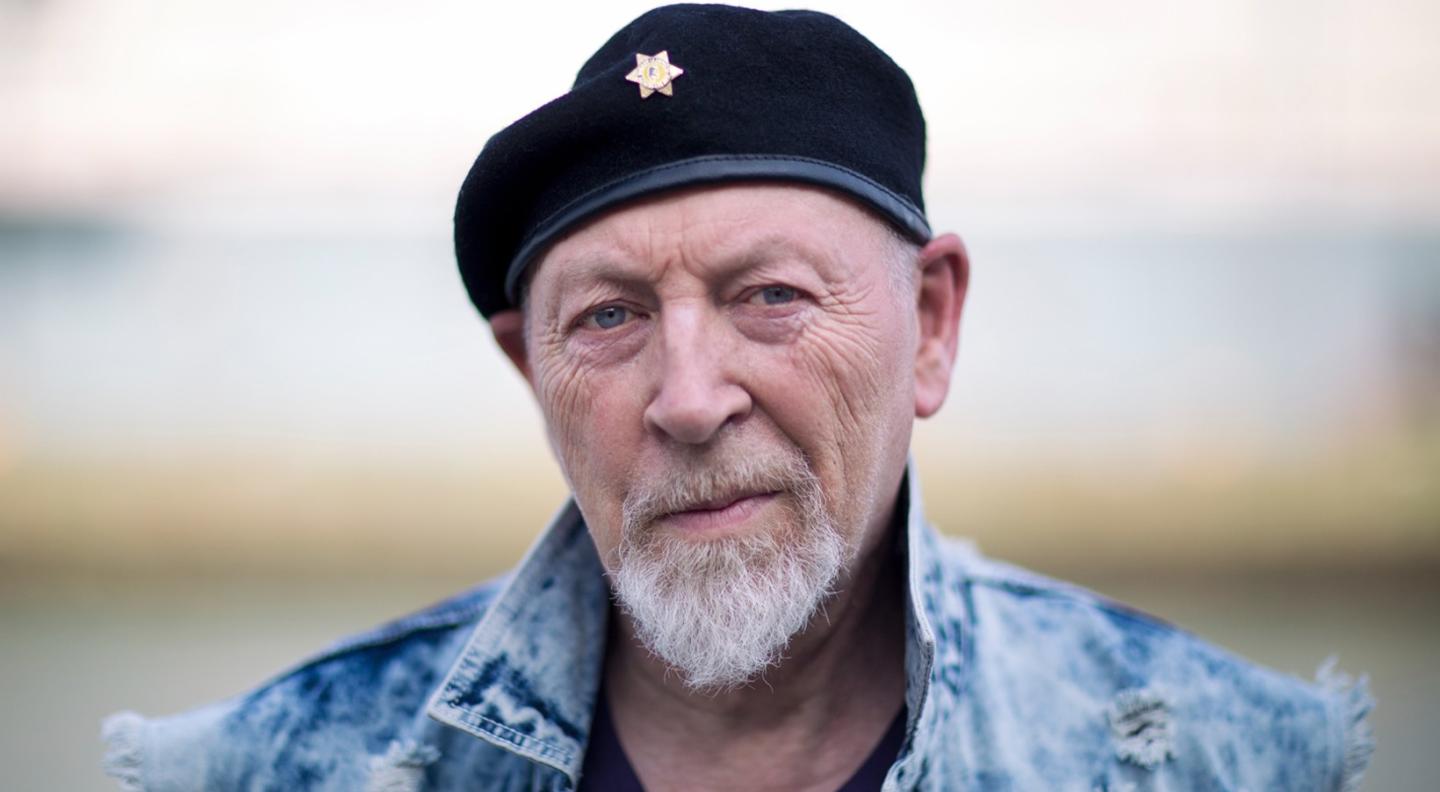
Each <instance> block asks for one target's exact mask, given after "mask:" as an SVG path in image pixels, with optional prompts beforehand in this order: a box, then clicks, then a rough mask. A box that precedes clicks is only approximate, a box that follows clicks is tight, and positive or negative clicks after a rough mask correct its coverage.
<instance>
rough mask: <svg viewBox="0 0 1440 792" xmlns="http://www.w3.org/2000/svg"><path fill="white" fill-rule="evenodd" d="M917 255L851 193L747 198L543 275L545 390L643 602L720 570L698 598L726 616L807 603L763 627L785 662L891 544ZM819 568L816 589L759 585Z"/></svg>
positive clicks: (672, 210)
mask: <svg viewBox="0 0 1440 792" xmlns="http://www.w3.org/2000/svg"><path fill="white" fill-rule="evenodd" d="M899 251H900V246H899V245H898V244H897V243H896V242H894V241H893V239H892V237H891V236H890V235H889V232H888V231H887V229H886V228H885V227H884V226H883V225H882V223H881V222H880V221H879V220H877V219H875V218H873V217H872V216H871V215H870V214H868V213H867V212H865V211H863V210H861V209H859V208H858V207H856V206H855V205H854V204H852V203H850V202H849V201H848V200H844V199H841V198H838V197H835V196H834V195H832V194H830V193H828V192H825V191H822V190H819V189H812V188H807V187H800V186H781V185H735V186H726V187H722V188H709V189H702V190H690V191H686V192H681V193H675V194H671V195H667V196H663V197H660V198H658V199H653V200H648V201H644V202H641V203H635V204H631V205H629V206H627V207H624V208H622V209H620V210H617V211H614V212H612V213H609V214H607V215H604V216H602V217H601V218H600V219H598V220H596V221H593V222H591V223H589V224H587V225H585V226H583V227H581V228H580V229H579V230H577V231H575V232H574V233H572V234H570V235H569V236H567V237H566V238H564V239H563V240H561V241H560V242H558V243H557V244H556V245H554V247H553V248H551V250H550V251H549V252H548V253H547V254H546V255H545V257H544V259H543V260H542V261H540V262H539V263H538V264H537V267H538V268H537V270H536V272H535V275H534V277H533V280H532V282H531V284H530V289H529V295H528V299H527V304H526V314H525V328H526V331H527V334H528V335H527V340H526V345H525V349H526V357H527V359H528V367H529V376H530V379H531V385H532V387H533V388H534V390H535V393H536V396H537V398H538V400H539V403H540V406H541V409H542V411H543V413H544V416H545V422H546V426H547V429H548V432H549V437H550V441H551V444H552V446H553V447H554V450H555V452H556V455H557V457H558V459H559V461H560V464H561V467H562V469H563V471H564V474H565V476H566V479H567V480H568V481H569V483H570V486H571V488H572V489H573V491H574V493H575V497H576V500H577V502H578V504H579V506H580V509H581V511H582V513H583V514H584V516H585V519H586V522H587V524H588V525H589V527H590V530H591V532H592V535H593V537H594V541H595V544H596V548H597V549H598V551H599V554H600V557H601V559H602V561H603V563H604V564H605V566H606V569H607V571H608V572H609V573H610V574H611V576H612V578H614V579H616V580H617V590H618V593H619V595H620V600H621V604H622V606H628V605H630V604H635V603H627V602H626V600H627V595H626V585H627V583H626V578H625V575H624V574H622V573H623V572H624V571H625V567H626V566H627V564H632V562H633V565H634V566H636V567H638V566H640V565H641V564H647V563H648V564H649V571H648V573H647V574H650V575H651V576H652V577H653V578H655V579H653V580H649V581H648V583H646V584H645V585H646V586H648V587H649V589H648V590H647V591H648V593H637V594H636V596H655V597H659V598H661V599H666V600H667V601H669V602H673V598H672V595H675V594H676V589H677V587H680V588H687V587H688V588H687V590H688V589H693V588H695V587H697V586H698V587H701V588H705V587H706V586H707V581H706V580H705V579H706V578H714V579H713V580H710V581H709V584H713V585H709V588H708V589H707V590H706V591H705V592H702V593H701V594H699V595H697V596H698V597H699V598H700V599H699V600H698V602H699V604H698V605H697V607H699V608H703V609H709V611H710V613H709V614H708V616H709V617H710V618H709V619H708V620H709V621H716V620H719V621H721V622H723V621H725V620H726V619H727V618H731V617H733V620H734V621H736V622H745V621H755V620H756V619H755V618H752V617H755V614H753V613H752V614H750V616H747V615H746V613H745V611H750V610H753V609H754V608H755V607H764V602H763V600H765V599H766V597H768V596H771V595H772V594H774V595H777V596H779V595H783V596H788V597H794V598H799V599H805V598H807V597H808V598H809V600H810V601H809V602H808V604H796V605H795V607H794V608H792V609H791V612H789V613H788V614H778V615H774V616H773V620H775V621H776V622H777V624H776V625H772V627H771V628H769V629H770V631H771V632H772V633H776V632H777V631H779V632H785V631H787V630H788V632H786V634H785V635H779V636H778V637H777V635H769V636H768V637H766V636H752V637H753V639H754V640H755V641H759V642H764V641H770V642H772V643H773V642H775V641H777V640H778V641H780V643H781V646H780V647H778V648H775V651H778V649H779V648H783V642H784V640H785V639H788V637H789V634H791V633H793V632H795V631H798V629H801V628H803V627H804V622H805V620H807V619H808V617H809V615H810V614H811V613H813V610H814V608H815V607H816V606H817V605H818V604H819V603H820V602H821V601H822V600H823V598H824V596H825V595H826V594H827V593H828V590H829V589H831V588H833V587H836V586H842V587H843V585H844V583H845V576H844V569H845V568H847V567H848V566H849V564H850V562H852V561H853V560H854V559H856V558H857V557H860V556H862V555H864V554H866V553H868V552H869V551H871V550H873V549H874V547H875V545H876V543H877V542H878V541H880V539H881V537H882V536H883V535H884V533H885V528H886V523H887V518H888V515H889V513H890V510H891V508H892V507H893V505H894V497H895V495H896V492H897V489H898V485H899V480H900V477H901V475H902V473H903V469H904V464H905V456H906V452H907V449H908V446H909V440H910V430H911V425H912V422H913V419H914V416H915V409H916V392H915V386H914V383H915V367H916V348H917V332H918V328H917V319H916V308H915V286H914V283H915V281H914V279H913V278H912V277H911V276H910V274H909V273H906V272H905V271H904V269H903V268H904V267H906V266H914V262H913V260H912V261H910V262H904V261H901V256H900V255H899ZM832 556H833V558H832ZM632 571H633V570H632ZM807 575H808V576H809V577H812V578H815V579H814V580H810V581H808V582H806V583H805V584H804V586H803V587H804V588H810V589H818V590H817V591H796V592H778V593H777V592H770V593H767V591H769V590H767V589H764V588H763V586H762V588H760V589H755V590H752V591H748V592H745V591H740V589H742V588H743V587H744V585H745V584H747V583H748V582H754V581H753V580H752V578H753V579H760V578H765V579H766V580H765V581H761V582H762V583H766V585H771V586H772V588H773V586H782V587H783V586H784V585H787V581H785V580H771V579H770V578H795V577H805V576H807ZM696 578H700V579H701V580H696ZM822 578H823V579H822ZM767 581H768V582H767ZM632 582H633V581H632ZM791 582H792V583H793V581H791ZM635 585H637V586H638V585H640V584H638V583H637V584H635ZM632 588H633V586H632ZM637 592H638V589H637ZM726 592H731V593H729V594H727V593H726ZM737 592H738V593H737ZM692 593H693V592H692ZM737 597H738V598H739V599H736V598H737ZM727 598H728V599H727ZM747 600H749V602H747ZM756 600H759V601H758V602H757V601H756ZM727 603H728V604H727ZM740 605H743V607H738V606H740ZM666 607H668V606H666ZM717 608H718V609H719V610H721V611H725V612H726V613H730V614H731V616H726V613H718V614H717V613H716V612H715V610H716V609H717ZM640 609H641V610H643V606H640ZM632 615H635V616H637V620H639V621H641V622H642V624H641V625H640V626H641V634H642V636H644V635H645V632H646V630H645V624H644V623H643V622H644V621H645V617H644V615H643V614H641V613H638V612H633V611H632ZM705 615H706V614H689V615H687V616H685V617H683V618H682V619H681V621H682V622H683V621H685V620H689V619H694V618H696V617H703V616H705ZM797 622H798V624H797ZM732 626H733V627H734V628H735V629H739V630H742V631H743V630H744V629H745V627H744V625H741V624H736V625H732ZM723 627H724V625H722V628H723ZM672 637H673V636H672ZM711 638H712V639H713V640H722V639H723V638H724V636H723V635H714V636H711ZM663 639H664V637H663V636H659V637H656V638H655V640H656V641H663ZM685 640H699V641H701V642H702V643H703V641H704V640H705V638H704V636H699V635H691V636H688V637H687V638H686V639H685ZM730 640H737V639H736V638H735V637H734V636H731V638H730ZM647 642H649V643H651V648H652V649H654V650H657V653H658V654H661V655H662V657H666V659H669V660H675V659H676V658H674V657H669V656H667V652H666V651H664V649H663V648H662V647H657V646H656V645H655V641H649V640H648V639H647ZM683 651H684V650H683V649H680V648H675V647H672V648H671V652H670V654H678V653H683ZM772 654H773V652H772ZM774 659H775V658H774V657H771V658H770V659H769V661H768V662H773V661H774ZM715 673H716V674H717V675H718V676H723V674H721V673H720V672H718V671H716V672H715Z"/></svg>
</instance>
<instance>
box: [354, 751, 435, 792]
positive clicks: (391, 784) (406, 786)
mask: <svg viewBox="0 0 1440 792" xmlns="http://www.w3.org/2000/svg"><path fill="white" fill-rule="evenodd" d="M439 758H440V751H439V750H437V749H436V748H435V747H434V746H430V745H422V744H420V743H417V742H415V741H414V740H396V741H394V742H392V743H390V749H389V750H388V751H386V752H385V755H384V756H372V757H370V778H369V779H368V780H367V781H366V783H365V792H419V790H420V787H421V785H422V784H423V783H424V781H425V768H427V767H429V766H430V765H432V764H434V763H435V761H436V760H437V759H439Z"/></svg>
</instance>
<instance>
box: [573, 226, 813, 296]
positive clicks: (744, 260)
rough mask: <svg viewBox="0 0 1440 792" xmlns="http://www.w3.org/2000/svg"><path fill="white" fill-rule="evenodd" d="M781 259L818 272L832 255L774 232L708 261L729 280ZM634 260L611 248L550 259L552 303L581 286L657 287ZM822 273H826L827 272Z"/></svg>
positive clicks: (718, 275) (713, 272) (710, 268)
mask: <svg viewBox="0 0 1440 792" xmlns="http://www.w3.org/2000/svg"><path fill="white" fill-rule="evenodd" d="M780 259H795V260H797V261H800V262H803V263H805V264H807V265H809V266H811V267H812V268H814V269H815V270H816V271H817V272H819V271H822V270H823V269H825V267H824V266H823V265H824V264H825V263H827V262H828V261H829V257H828V256H825V255H823V254H822V253H821V252H820V251H817V250H814V249H813V248H811V247H810V246H806V245H802V244H799V243H797V242H796V240H795V239H794V238H793V237H791V236H788V235H786V234H782V233H771V234H766V235H764V236H762V237H759V238H757V239H755V240H753V241H752V242H750V243H749V244H747V245H745V246H744V247H743V248H740V249H738V250H734V251H724V252H723V253H722V254H721V255H719V256H717V257H716V259H715V260H714V261H713V262H707V264H706V270H707V272H708V273H710V274H711V276H713V277H715V278H718V279H719V280H720V281H721V282H728V281H731V280H734V279H736V278H738V277H740V276H741V275H742V274H744V273H745V272H748V271H750V270H751V269H754V268H755V267H758V266H761V265H763V264H766V263H770V262H773V261H776V260H780ZM633 262H634V260H633V259H630V260H629V261H628V262H627V257H623V256H617V255H616V253H615V252H614V251H609V250H607V251H603V252H585V253H580V254H577V255H574V256H569V257H566V258H564V259H560V260H558V261H552V262H548V266H551V267H559V268H560V270H559V271H558V272H556V274H555V281H554V288H553V289H552V290H551V294H552V295H553V297H552V298H551V301H550V305H551V306H553V305H554V304H555V303H557V302H558V301H559V300H560V298H561V295H563V294H565V293H566V292H567V291H568V290H569V289H571V288H575V287H577V286H591V285H606V284H608V285H612V286H618V287H620V288H623V289H628V290H636V291H643V290H647V289H651V288H653V286H652V282H651V279H650V277H649V275H648V274H647V273H646V272H645V270H648V269H649V266H648V265H640V266H637V265H636V264H635V263H633ZM821 274H822V277H824V274H823V272H822V273H821Z"/></svg>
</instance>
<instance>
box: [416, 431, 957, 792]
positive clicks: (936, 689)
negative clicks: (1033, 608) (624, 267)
mask: <svg viewBox="0 0 1440 792" xmlns="http://www.w3.org/2000/svg"><path fill="white" fill-rule="evenodd" d="M897 509H904V511H903V514H904V515H905V532H904V534H903V536H904V553H905V560H906V566H907V569H906V586H907V590H906V595H907V596H906V629H905V635H906V647H905V672H906V689H905V704H906V708H907V713H908V716H907V722H906V729H905V743H904V746H903V747H902V748H901V751H900V756H899V758H898V759H897V761H896V764H895V767H894V769H893V771H892V772H893V773H894V774H895V776H896V781H898V782H900V783H901V784H902V785H903V784H904V783H905V781H906V778H907V776H909V777H915V776H916V775H923V772H924V767H923V765H924V761H923V758H924V756H925V755H926V754H927V753H928V752H929V750H930V745H929V741H930V740H929V735H931V734H933V733H934V731H935V730H934V728H933V724H934V722H935V719H936V718H937V717H939V715H940V713H941V712H943V711H945V710H947V709H948V707H949V706H950V702H951V700H952V699H953V697H954V696H956V695H958V691H959V677H958V672H959V669H960V658H961V650H962V646H961V641H960V637H961V631H960V624H961V618H960V617H961V615H962V614H963V602H960V601H959V600H960V597H959V595H958V593H956V592H958V591H959V588H958V587H957V586H954V585H951V583H950V581H949V580H948V579H947V567H948V565H946V564H944V563H942V553H943V552H945V547H944V545H943V544H942V543H941V542H940V541H939V537H938V536H937V535H936V534H935V531H934V529H933V528H932V527H931V526H930V524H929V523H928V522H927V521H926V520H925V514H924V508H923V504H922V502H921V498H920V485H919V480H918V477H917V475H916V471H915V463H914V460H913V458H912V459H911V460H910V461H909V463H908V464H907V467H906V475H905V483H904V484H903V485H902V488H901V499H900V502H899V503H897ZM609 601H610V593H609V588H608V586H607V584H606V582H605V577H604V573H603V568H602V566H601V564H600V559H599V556H598V555H597V554H596V552H595V545H594V543H593V542H592V541H591V539H590V535H589V531H588V530H587V529H586V527H585V522H584V520H583V518H581V516H580V510H579V509H578V508H577V507H576V505H575V503H574V501H573V500H572V501H570V502H569V503H567V504H566V505H565V507H564V508H563V509H561V510H560V512H559V514H558V515H557V516H556V517H555V519H554V520H552V521H551V523H550V525H549V527H548V528H546V530H545V532H544V533H543V534H542V535H541V537H540V539H539V540H538V541H537V542H536V544H535V545H534V547H533V548H531V550H530V552H529V553H528V554H527V555H526V557H525V558H524V560H522V561H521V562H520V564H519V566H518V567H517V568H516V569H515V572H514V574H513V577H511V579H510V581H509V583H508V584H507V585H506V586H505V588H504V589H503V590H502V591H501V593H500V594H499V595H498V596H497V597H496V599H495V601H494V602H493V603H492V604H491V606H490V608H489V610H488V611H486V614H485V616H484V617H483V618H482V619H481V620H480V623H479V624H478V625H477V626H476V627H475V630H474V632H473V633H472V634H471V636H470V639H469V641H468V643H467V644H466V645H465V648H464V649H463V650H461V652H460V656H459V658H458V659H457V660H456V661H455V663H454V665H453V666H452V667H451V669H450V671H449V673H448V674H447V675H446V676H445V678H444V680H442V681H441V683H440V685H439V687H437V688H436V689H435V692H434V693H433V694H432V695H431V697H430V701H429V704H428V706H427V709H426V711H427V714H428V715H429V716H430V717H431V718H434V719H435V720H437V721H439V722H441V723H444V724H447V725H449V726H453V727H455V728H457V729H460V730H461V731H464V732H467V733H469V734H471V735H474V736H475V737H478V738H480V739H482V740H486V741H488V742H490V743H493V744H495V745H496V746H498V747H500V748H502V749H504V750H507V751H510V752H513V753H515V754H518V755H520V756H523V757H525V758H527V759H530V760H532V761H535V762H539V763H542V764H545V765H548V766H550V767H553V768H555V769H556V770H559V771H560V772H562V773H564V774H565V775H567V776H569V778H570V779H571V781H572V782H573V781H575V779H576V778H577V777H578V776H579V772H580V766H581V763H582V761H583V759H584V751H585V745H586V742H587V739H588V737H589V731H590V720H591V715H592V713H593V712H594V707H595V697H596V692H597V690H598V689H599V684H600V674H601V671H602V665H603V663H604V657H605V651H604V647H605V637H606V629H607V624H606V622H607V620H608V618H609ZM937 630H938V631H939V632H940V634H941V635H942V636H944V637H945V638H946V639H947V640H945V641H942V642H941V643H940V644H939V645H938V646H937V643H936V634H937Z"/></svg>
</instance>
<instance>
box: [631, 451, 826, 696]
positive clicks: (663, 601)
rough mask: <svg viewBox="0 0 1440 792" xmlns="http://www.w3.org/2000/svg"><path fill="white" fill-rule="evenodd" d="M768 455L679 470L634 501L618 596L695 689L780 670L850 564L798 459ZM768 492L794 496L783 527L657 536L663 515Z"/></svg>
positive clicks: (656, 649) (646, 638)
mask: <svg viewBox="0 0 1440 792" xmlns="http://www.w3.org/2000/svg"><path fill="white" fill-rule="evenodd" d="M764 456H765V455H745V456H739V457H738V458H737V459H736V460H735V461H734V462H733V463H730V464H723V465H722V464H716V463H713V462H712V463H710V464H706V465H704V466H703V467H700V466H692V467H691V469H688V470H687V469H685V468H686V467H687V466H685V465H680V466H677V467H674V468H671V469H670V470H669V471H667V477H666V480H664V481H661V482H647V489H646V490H645V491H644V492H640V493H632V495H631V496H630V497H627V498H626V500H625V504H624V526H623V533H622V537H621V542H620V546H619V548H618V551H617V558H616V564H615V568H614V569H613V571H612V581H613V584H614V587H615V595H616V599H617V600H618V602H619V605H620V607H621V608H622V609H623V610H624V611H625V613H626V614H628V615H629V616H630V618H631V619H632V621H633V622H634V625H635V629H636V631H637V634H638V637H639V639H640V640H641V642H642V643H643V644H644V645H645V647H646V648H647V649H649V651H650V652H651V653H653V654H654V655H655V656H657V657H658V658H660V659H661V660H662V661H664V662H665V664H666V665H668V666H669V667H670V668H671V669H673V670H675V671H676V672H678V673H679V675H680V677H681V679H682V680H683V682H684V683H685V685H686V686H687V687H689V688H690V689H691V690H695V691H705V692H722V691H725V690H730V689H733V688H736V687H740V686H742V685H744V684H746V683H748V682H750V681H751V680H753V679H755V678H756V677H758V676H759V675H760V674H761V673H763V672H764V671H765V669H767V668H769V667H771V666H774V665H777V664H778V663H779V662H780V661H781V660H783V659H784V651H785V649H786V647H787V646H788V645H789V643H790V640H791V638H793V637H794V636H795V635H796V634H797V633H799V632H801V631H802V630H804V629H805V627H806V626H807V625H808V624H809V622H810V619H811V618H812V617H814V615H815V614H816V612H817V611H818V610H819V609H820V608H821V607H822V606H823V605H824V603H825V601H826V599H827V598H828V597H829V596H830V595H831V594H832V593H833V588H834V586H835V585H836V583H837V581H838V580H839V578H840V576H841V574H842V573H843V571H844V569H845V567H846V565H847V563H848V561H849V558H848V556H849V553H848V552H847V551H848V548H847V546H846V542H845V540H844V538H843V537H842V536H841V534H840V532H839V530H837V528H836V525H835V521H834V519H832V518H831V516H830V514H829V512H828V511H827V510H826V508H825V503H824V498H823V495H822V493H821V490H820V482H819V479H818V478H816V476H815V474H814V472H813V471H811V470H810V468H809V465H808V464H807V462H806V461H805V459H804V457H803V456H802V455H801V454H800V452H799V450H798V449H794V450H792V452H791V453H789V454H786V455H782V456H780V457H779V458H778V459H777V458H776V456H775V455H774V454H770V455H769V458H762V457H764ZM757 489H762V490H782V491H783V492H782V494H781V496H780V497H781V499H782V500H781V503H783V504H784V505H785V506H786V511H787V512H788V515H787V516H786V518H785V519H784V520H783V522H782V523H781V524H780V525H778V526H776V527H775V528H774V529H771V530H757V531H748V532H746V533H745V534H743V535H739V536H722V537H718V538H715V539H708V540H701V541H692V540H687V539H685V538H683V537H679V536H675V535H673V534H671V533H669V532H666V531H658V530H655V529H654V526H653V522H654V520H655V519H657V518H658V517H660V516H662V515H664V514H667V513H670V512H672V511H677V510H680V509H683V508H685V507H687V506H690V505H692V504H695V503H699V502H704V501H706V500H709V499H711V498H714V497H717V496H724V495H726V494H728V493H733V492H737V491H755V490H757Z"/></svg>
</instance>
